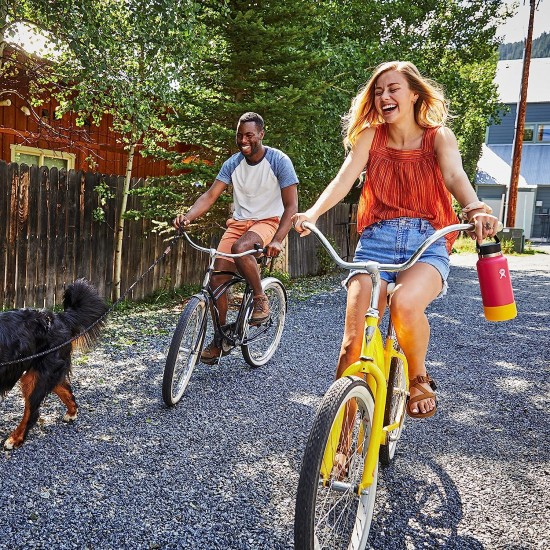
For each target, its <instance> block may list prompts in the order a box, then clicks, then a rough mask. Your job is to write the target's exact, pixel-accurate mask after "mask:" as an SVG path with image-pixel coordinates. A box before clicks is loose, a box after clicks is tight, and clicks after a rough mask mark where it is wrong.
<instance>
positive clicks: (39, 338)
mask: <svg viewBox="0 0 550 550" xmlns="http://www.w3.org/2000/svg"><path fill="white" fill-rule="evenodd" d="M63 308H64V311H62V312H60V313H54V312H51V311H48V310H35V309H29V308H26V309H19V310H14V311H6V312H4V313H0V395H2V396H4V395H5V394H6V393H7V392H9V391H10V390H11V389H12V388H13V386H15V384H16V383H17V381H18V380H19V379H20V380H21V389H22V392H23V399H24V400H25V411H24V413H23V419H22V420H21V423H20V424H19V426H18V427H17V428H16V429H15V430H14V431H13V432H12V433H11V434H10V436H9V437H8V439H7V440H6V441H5V442H4V447H5V448H6V449H13V448H14V447H18V446H19V445H21V444H22V443H23V441H24V439H25V437H26V435H27V433H28V431H29V430H30V428H32V426H33V425H34V424H35V423H36V421H37V420H38V417H39V408H40V405H41V404H42V401H43V400H44V398H45V397H46V395H48V394H49V393H50V392H54V393H55V394H56V395H57V396H58V397H59V399H61V401H62V402H63V403H64V404H65V406H66V407H67V413H66V414H65V416H64V418H63V420H64V421H66V422H70V421H72V420H75V419H76V414H77V407H76V401H75V398H74V395H73V392H72V389H71V385H70V383H69V375H70V372H71V352H72V350H73V348H75V347H87V346H89V345H91V344H92V343H93V342H95V340H96V339H97V338H98V336H99V333H100V330H101V328H102V325H103V320H101V321H100V322H98V323H96V324H95V325H94V323H95V322H96V321H97V320H98V319H100V318H101V317H102V316H103V315H104V313H105V312H106V311H107V305H106V304H105V301H104V300H103V299H101V298H100V297H99V295H98V293H97V291H96V289H95V288H94V287H93V286H92V285H91V284H90V283H88V282H87V281H86V280H84V279H78V280H76V281H75V282H74V283H72V284H71V285H69V286H68V287H67V289H66V290H65V293H64V295H63ZM92 325H94V326H93V327H92V329H91V330H89V331H88V332H86V333H85V335H83V336H82V337H81V338H77V339H76V340H74V341H73V342H72V343H71V344H70V345H66V346H63V347H61V348H60V349H58V350H56V351H52V352H51V353H48V354H46V355H42V356H40V357H37V358H34V359H30V360H28V361H21V362H17V363H11V362H12V361H17V360H19V359H23V358H25V357H30V356H31V355H34V354H38V353H40V352H44V351H47V350H48V349H52V348H55V347H56V346H59V345H61V344H63V343H64V342H67V341H69V340H71V338H73V337H75V336H78V335H79V334H80V333H82V332H83V331H85V330H86V329H88V328H89V327H90V326H92ZM4 363H8V364H4Z"/></svg>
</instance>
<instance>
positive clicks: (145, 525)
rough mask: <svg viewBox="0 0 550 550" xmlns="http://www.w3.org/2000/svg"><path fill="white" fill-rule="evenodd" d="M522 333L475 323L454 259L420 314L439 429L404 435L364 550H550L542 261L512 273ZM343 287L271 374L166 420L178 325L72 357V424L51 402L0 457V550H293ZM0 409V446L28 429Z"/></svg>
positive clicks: (165, 319) (115, 320)
mask: <svg viewBox="0 0 550 550" xmlns="http://www.w3.org/2000/svg"><path fill="white" fill-rule="evenodd" d="M509 262H510V266H511V273H512V277H513V283H514V290H515V295H516V301H517V304H518V310H519V315H518V317H517V318H516V319H515V320H513V321H509V322H506V323H496V324H495V323H488V322H486V321H485V320H484V318H483V313H482V305H481V300H480V296H479V287H478V283H477V278H476V275H475V268H474V267H473V266H474V263H475V257H474V256H468V255H460V256H456V257H454V258H453V267H452V272H451V278H450V290H449V293H448V295H447V297H446V299H444V300H437V301H436V302H435V303H434V304H433V305H432V307H431V308H430V310H429V317H430V321H431V325H432V340H431V344H430V350H429V371H430V374H431V375H432V376H433V377H434V378H435V379H436V380H437V381H438V383H439V410H438V413H437V415H436V416H435V417H434V418H433V419H429V420H421V421H412V420H408V421H407V425H406V429H405V431H404V433H403V437H402V440H401V442H400V445H399V447H398V450H397V455H396V460H395V462H394V464H393V465H392V466H390V467H389V468H386V469H384V470H381V475H380V476H379V489H378V495H377V505H376V516H375V520H374V523H373V527H372V530H371V538H370V543H371V544H372V547H373V548H377V549H380V548H388V549H400V548H402V549H416V548H448V549H454V548H456V549H482V548H486V549H492V548H495V549H497V548H498V549H510V550H511V549H518V550H519V549H543V548H544V549H546V548H548V547H550V523H549V522H548V517H549V516H550V497H549V495H550V456H549V450H550V449H549V445H550V444H549V438H548V435H549V433H548V432H549V430H548V425H549V424H550V418H549V415H550V409H549V406H548V401H547V399H548V397H549V379H548V371H549V360H548V353H549V349H550V322H549V321H550V273H549V272H550V255H542V254H536V255H534V256H523V257H512V258H509ZM337 279H339V277H335V278H334V279H333V280H332V281H331V284H328V285H325V287H324V288H323V289H320V290H319V293H318V294H316V295H314V296H310V297H309V298H307V299H300V298H299V297H297V296H296V294H294V295H293V297H292V298H291V301H290V307H289V313H288V316H287V326H286V329H285V333H284V337H283V342H282V345H281V347H280V349H279V351H278V353H277V355H276V357H275V358H274V359H273V360H272V361H271V362H270V363H269V364H268V365H266V366H265V367H262V368H260V369H256V370H252V369H250V368H249V367H247V366H246V364H245V363H244V361H243V360H242V357H241V356H240V354H238V353H235V354H233V355H231V356H229V357H226V358H224V360H223V363H222V364H221V365H219V366H216V367H207V366H205V365H201V366H200V367H199V368H198V369H197V370H196V372H195V373H194V375H193V378H192V379H191V383H190V385H189V387H188V389H187V393H186V395H185V396H184V398H183V399H182V401H181V402H180V403H179V404H178V405H177V406H176V407H174V408H172V409H167V408H166V407H165V406H164V405H163V403H162V399H161V382H162V370H163V361H164V357H165V353H166V350H167V347H168V345H169V341H170V338H171V332H172V330H173V328H174V327H175V324H176V320H177V317H178V312H179V308H178V307H173V308H166V307H165V308H162V309H158V308H157V309H155V310H149V311H144V310H130V311H126V312H118V313H116V314H113V315H112V316H111V317H110V320H109V325H108V328H107V330H106V331H105V332H104V335H103V338H102V339H101V341H100V344H99V345H98V346H97V347H96V348H95V349H94V350H93V351H92V352H89V353H87V354H85V355H82V354H81V355H76V356H75V366H74V375H73V385H74V390H75V394H76V397H77V401H78V403H79V406H80V410H79V417H78V419H77V421H76V422H75V423H74V424H71V425H66V424H64V423H62V422H61V417H62V416H63V413H64V411H63V409H62V406H61V404H60V403H59V402H58V400H57V398H55V397H54V396H50V397H48V398H47V400H46V402H45V404H44V406H43V408H42V417H41V420H40V422H39V424H38V425H37V426H36V427H35V428H33V430H32V431H31V432H30V434H29V437H28V440H27V441H26V443H25V444H24V445H23V446H22V447H21V448H20V449H17V450H15V451H12V452H3V453H2V454H1V455H0V508H1V519H0V547H1V548H9V549H11V548H14V549H15V548H18V549H20V548H33V549H35V548H36V549H41V548H55V549H62V548H90V549H111V548H112V549H116V548H136V549H152V548H163V549H164V548H193V549H199V550H203V549H204V550H210V549H218V548H220V549H221V548H223V549H286V548H288V549H290V548H292V547H293V544H292V524H293V515H294V497H295V491H296V485H297V477H298V470H299V467H300V461H301V456H302V453H303V450H304V446H305V442H306V439H307V434H308V431H309V428H310V426H311V423H312V420H313V416H314V414H315V409H316V406H317V404H318V402H319V399H320V397H321V396H322V394H323V393H324V392H325V391H326V389H327V388H328V386H329V384H330V382H331V381H332V377H333V372H334V365H335V362H336V355H337V351H338V347H339V340H340V335H341V332H342V325H343V317H344V305H345V293H344V291H343V290H341V289H339V287H338V284H337ZM21 413H22V403H21V400H20V397H19V395H18V392H17V391H15V390H14V391H12V392H11V393H10V394H9V395H8V396H7V397H6V398H5V399H4V400H3V401H1V402H0V434H1V436H2V438H5V437H6V436H7V435H8V434H9V432H10V431H11V429H13V427H14V426H15V425H16V423H17V422H18V421H19V420H20V416H21Z"/></svg>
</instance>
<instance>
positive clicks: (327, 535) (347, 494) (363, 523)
mask: <svg viewBox="0 0 550 550" xmlns="http://www.w3.org/2000/svg"><path fill="white" fill-rule="evenodd" d="M351 400H354V401H355V403H356V404H357V412H356V414H355V418H354V425H353V429H352V444H351V447H350V453H349V455H350V457H351V458H350V461H349V463H348V466H347V473H346V474H345V477H344V480H343V481H345V482H346V483H349V484H350V487H354V486H356V485H357V484H358V483H359V482H360V480H361V477H362V473H363V466H364V458H365V454H366V450H367V448H368V445H369V441H370V436H371V427H372V417H373V414H374V399H373V397H372V393H371V391H370V389H369V387H368V386H367V384H366V383H365V382H364V381H363V380H361V379H360V378H357V377H352V376H349V377H345V378H340V379H338V380H336V381H335V382H334V383H333V384H332V385H331V387H330V388H329V390H328V392H327V393H326V394H325V396H324V397H323V399H322V401H321V404H320V406H319V409H318V411H317V415H316V417H315V421H314V423H313V427H312V429H311V432H310V436H309V439H308V442H307V444H306V449H305V452H304V458H303V460H302V467H301V471H300V479H299V482H298V491H297V496H296V510H295V516H294V544H295V548H296V550H314V549H318V548H327V549H328V548H331V549H335V550H336V549H340V548H345V549H352V550H363V549H364V548H365V547H366V545H367V539H368V535H369V530H370V525H371V521H372V515H373V511H374V499H375V497H376V483H377V479H378V461H377V462H376V468H375V471H374V480H373V483H372V485H371V486H370V487H369V488H368V489H367V490H366V491H365V492H364V493H363V494H362V495H361V496H359V495H357V494H356V492H354V491H353V490H347V491H343V490H340V491H337V490H336V488H334V487H333V483H334V481H338V480H336V479H334V478H333V474H334V472H331V474H330V478H331V479H330V483H329V484H328V486H327V484H323V483H322V482H321V481H320V472H321V466H322V462H323V456H324V454H325V449H326V447H327V441H328V440H329V434H330V432H331V429H332V426H333V424H334V422H335V420H336V418H337V417H338V413H339V411H340V410H341V409H342V407H345V406H346V404H347V403H349V402H350V401H351ZM361 426H362V429H363V430H364V432H363V433H364V435H363V437H362V438H361V436H360V435H359V434H360V433H361V429H360V427H361ZM332 452H334V453H335V452H336V450H335V449H334V450H333V451H332Z"/></svg>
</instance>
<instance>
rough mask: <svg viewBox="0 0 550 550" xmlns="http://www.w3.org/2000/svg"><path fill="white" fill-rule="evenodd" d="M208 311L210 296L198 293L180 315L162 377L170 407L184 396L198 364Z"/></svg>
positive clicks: (164, 396)
mask: <svg viewBox="0 0 550 550" xmlns="http://www.w3.org/2000/svg"><path fill="white" fill-rule="evenodd" d="M206 313H207V304H206V299H205V298H204V297H203V296H200V295H195V296H192V297H191V299H190V300H189V302H187V305H186V306H185V308H184V310H183V312H182V314H181V316H180V318H179V321H178V324H177V326H176V330H175V331H174V336H173V337H172V342H171V344H170V349H169V351H168V356H167V358H166V365H165V366H164V377H163V379H162V398H163V399H164V402H165V403H166V404H167V405H168V406H172V405H175V404H176V403H177V402H178V401H179V400H180V399H181V396H182V395H183V392H184V391H185V388H186V387H187V384H188V383H189V379H190V378H191V374H192V372H193V369H194V368H195V365H196V364H197V361H198V359H199V355H200V353H201V350H202V346H203V343H204V335H205V333H206Z"/></svg>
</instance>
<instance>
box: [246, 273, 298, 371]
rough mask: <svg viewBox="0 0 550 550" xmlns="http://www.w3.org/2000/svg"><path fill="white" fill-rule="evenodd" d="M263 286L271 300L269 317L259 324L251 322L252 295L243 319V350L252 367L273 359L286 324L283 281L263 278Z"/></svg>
mask: <svg viewBox="0 0 550 550" xmlns="http://www.w3.org/2000/svg"><path fill="white" fill-rule="evenodd" d="M262 288H263V291H264V292H265V294H266V296H267V298H268V300H269V311H270V316H269V319H268V320H267V321H265V322H264V323H262V324H261V325H258V326H255V325H250V324H249V322H248V320H249V319H250V315H251V314H252V296H251V297H250V300H249V303H248V305H247V308H246V311H247V313H246V315H245V316H244V321H243V334H244V340H243V344H242V345H241V351H242V354H243V357H244V360H245V361H246V362H247V363H248V364H249V365H250V366H251V367H261V366H262V365H265V364H266V363H267V362H268V361H269V360H270V359H271V357H272V356H273V354H274V353H275V351H276V350H277V347H278V346H279V342H280V341H281V336H282V334H283V328H284V326H285V318H286V310H287V301H286V291H285V289H284V287H283V285H282V283H281V282H280V281H279V280H278V279H275V278H274V277H267V278H266V279H262Z"/></svg>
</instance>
